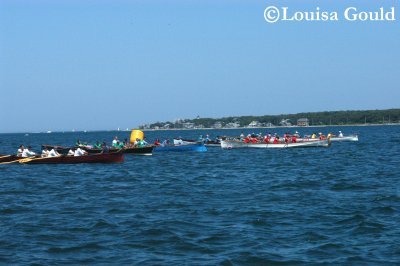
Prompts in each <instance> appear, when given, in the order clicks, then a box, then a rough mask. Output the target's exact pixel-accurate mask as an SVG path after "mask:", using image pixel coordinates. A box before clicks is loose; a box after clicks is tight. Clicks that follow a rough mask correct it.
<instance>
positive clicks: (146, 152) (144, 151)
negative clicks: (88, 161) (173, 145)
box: [81, 146, 154, 155]
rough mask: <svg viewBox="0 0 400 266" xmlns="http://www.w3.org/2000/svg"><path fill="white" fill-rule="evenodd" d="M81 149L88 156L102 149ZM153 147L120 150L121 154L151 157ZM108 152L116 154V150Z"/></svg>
mask: <svg viewBox="0 0 400 266" xmlns="http://www.w3.org/2000/svg"><path fill="white" fill-rule="evenodd" d="M81 149H83V150H85V151H87V152H88V153H89V154H96V153H101V152H102V149H96V148H88V147H81ZM153 149H154V146H145V147H127V148H122V152H123V153H126V154H135V155H152V153H153ZM109 151H110V152H116V151H118V149H116V148H110V149H109Z"/></svg>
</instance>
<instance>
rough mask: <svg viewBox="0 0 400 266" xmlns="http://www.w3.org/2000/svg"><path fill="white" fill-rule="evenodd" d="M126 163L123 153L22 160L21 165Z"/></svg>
mask: <svg viewBox="0 0 400 266" xmlns="http://www.w3.org/2000/svg"><path fill="white" fill-rule="evenodd" d="M123 161H124V154H123V153H122V152H113V153H101V154H89V155H83V156H67V155H61V156H57V157H29V158H20V159H19V160H18V162H19V163H25V164H77V163H119V162H123Z"/></svg>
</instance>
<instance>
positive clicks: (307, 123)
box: [297, 118, 310, 127]
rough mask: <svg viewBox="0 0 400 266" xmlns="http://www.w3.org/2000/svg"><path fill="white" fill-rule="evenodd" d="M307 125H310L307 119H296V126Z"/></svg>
mask: <svg viewBox="0 0 400 266" xmlns="http://www.w3.org/2000/svg"><path fill="white" fill-rule="evenodd" d="M309 125H310V122H309V121H308V118H300V119H297V126H299V127H308V126H309Z"/></svg>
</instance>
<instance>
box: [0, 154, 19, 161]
mask: <svg viewBox="0 0 400 266" xmlns="http://www.w3.org/2000/svg"><path fill="white" fill-rule="evenodd" d="M18 159H21V157H18V156H17V155H0V163H9V162H12V161H15V160H18Z"/></svg>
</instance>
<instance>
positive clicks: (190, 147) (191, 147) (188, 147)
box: [154, 143, 207, 152]
mask: <svg viewBox="0 0 400 266" xmlns="http://www.w3.org/2000/svg"><path fill="white" fill-rule="evenodd" d="M154 151H155V152H163V151H177V152H182V151H196V152H204V151H207V147H206V146H204V143H191V144H181V145H175V144H173V145H159V146H155V147H154Z"/></svg>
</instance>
